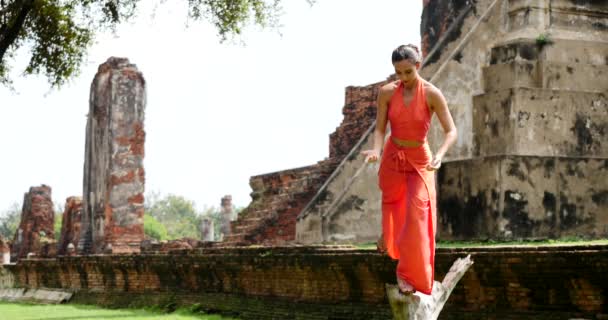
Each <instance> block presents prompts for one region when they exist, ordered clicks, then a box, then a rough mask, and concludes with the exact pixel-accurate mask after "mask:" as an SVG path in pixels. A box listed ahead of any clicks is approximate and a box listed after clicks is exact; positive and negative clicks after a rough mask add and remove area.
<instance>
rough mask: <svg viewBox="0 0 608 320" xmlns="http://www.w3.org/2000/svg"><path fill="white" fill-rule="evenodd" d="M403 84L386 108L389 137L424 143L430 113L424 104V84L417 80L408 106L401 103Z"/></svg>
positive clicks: (396, 90)
mask: <svg viewBox="0 0 608 320" xmlns="http://www.w3.org/2000/svg"><path fill="white" fill-rule="evenodd" d="M403 90H404V85H403V82H400V83H399V85H398V87H397V89H395V92H394V93H393V96H392V97H391V101H390V102H389V106H388V121H389V122H390V125H391V136H393V137H395V138H397V139H399V140H410V141H420V142H425V141H426V135H427V133H428V132H429V128H430V126H431V111H430V110H429V107H428V105H427V103H426V94H425V93H424V83H423V81H422V79H418V83H417V84H416V90H415V93H414V97H413V99H412V101H411V102H410V104H409V105H408V106H405V104H404V103H403Z"/></svg>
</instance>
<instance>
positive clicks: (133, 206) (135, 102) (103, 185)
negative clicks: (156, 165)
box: [77, 58, 146, 253]
mask: <svg viewBox="0 0 608 320" xmlns="http://www.w3.org/2000/svg"><path fill="white" fill-rule="evenodd" d="M145 105H146V89H145V81H144V78H143V76H142V74H141V73H140V72H139V71H138V70H137V67H136V66H135V65H133V64H131V63H129V60H127V59H122V58H110V59H108V61H107V62H105V63H104V64H102V65H100V66H99V70H98V72H97V75H95V79H94V80H93V83H92V84H91V97H90V108H89V115H88V122H87V129H86V130H87V133H86V145H85V164H84V186H83V200H82V207H83V209H82V219H81V228H80V235H79V236H80V239H79V241H78V245H77V248H78V251H79V252H80V253H102V252H105V253H129V252H139V250H140V243H141V241H142V240H143V239H144V228H143V215H144V182H145V172H144V167H143V159H144V141H145V132H144V110H145Z"/></svg>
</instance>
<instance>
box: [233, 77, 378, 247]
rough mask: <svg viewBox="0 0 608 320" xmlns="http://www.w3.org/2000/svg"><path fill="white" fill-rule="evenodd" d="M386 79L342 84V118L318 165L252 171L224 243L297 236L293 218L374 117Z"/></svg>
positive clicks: (275, 241)
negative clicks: (246, 196)
mask: <svg viewBox="0 0 608 320" xmlns="http://www.w3.org/2000/svg"><path fill="white" fill-rule="evenodd" d="M383 83H384V82H380V83H376V84H372V85H369V86H364V87H354V86H350V87H347V88H346V95H345V105H344V108H343V109H342V114H343V115H344V119H343V120H342V123H341V124H340V126H339V127H338V128H337V129H336V131H335V132H334V133H332V134H330V139H329V157H328V158H327V159H324V160H322V161H319V162H318V163H316V164H313V165H310V166H306V167H301V168H294V169H289V170H283V171H278V172H272V173H267V174H263V175H258V176H253V177H251V179H250V181H249V185H250V186H251V189H252V190H253V192H252V193H251V196H252V202H251V203H250V204H249V206H248V207H247V208H245V209H244V210H243V211H242V212H241V213H240V214H239V217H238V220H237V221H235V222H233V223H232V235H231V236H229V237H227V238H226V239H225V241H224V244H226V245H248V244H267V245H272V244H285V243H290V242H293V241H295V240H296V218H297V216H298V215H299V214H300V212H302V210H303V209H304V208H305V207H306V205H307V204H308V203H309V202H310V201H311V199H313V197H314V196H315V194H316V193H317V192H318V190H319V189H320V188H321V186H322V185H323V184H324V183H325V181H327V179H328V177H329V176H330V175H331V174H332V172H334V171H335V169H336V168H337V167H338V165H339V164H340V162H341V161H342V160H343V159H344V158H345V157H346V156H347V155H348V153H349V152H350V150H351V149H352V148H353V146H355V145H356V143H357V141H358V140H359V139H360V138H361V136H362V135H364V133H365V132H366V130H367V128H368V127H369V126H370V125H371V124H372V123H373V122H374V120H375V112H376V106H375V100H376V94H377V92H378V88H379V87H380V86H381V85H382V84H383Z"/></svg>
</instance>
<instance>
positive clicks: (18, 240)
mask: <svg viewBox="0 0 608 320" xmlns="http://www.w3.org/2000/svg"><path fill="white" fill-rule="evenodd" d="M54 221H55V212H54V210H53V200H52V199H51V187H49V186H47V185H44V184H43V185H41V186H39V187H31V188H30V190H29V192H27V193H26V194H25V195H24V197H23V208H22V209H21V222H20V223H19V227H18V228H17V232H15V238H14V239H13V247H12V249H11V255H12V257H11V260H13V261H16V260H19V259H22V258H25V257H27V255H28V254H29V253H33V254H34V255H39V254H40V253H41V250H42V248H43V246H44V245H45V244H46V243H49V242H53V243H54V240H55V232H54V229H53V222H54Z"/></svg>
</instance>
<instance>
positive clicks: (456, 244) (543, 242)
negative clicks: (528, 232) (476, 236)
mask: <svg viewBox="0 0 608 320" xmlns="http://www.w3.org/2000/svg"><path fill="white" fill-rule="evenodd" d="M564 245H608V239H599V240H584V239H581V238H562V239H556V240H554V239H540V240H525V241H524V240H512V241H496V240H486V241H438V242H437V248H474V247H498V246H564ZM354 246H355V247H357V248H358V249H374V250H375V249H376V243H375V242H369V243H361V244H356V245H354Z"/></svg>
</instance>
